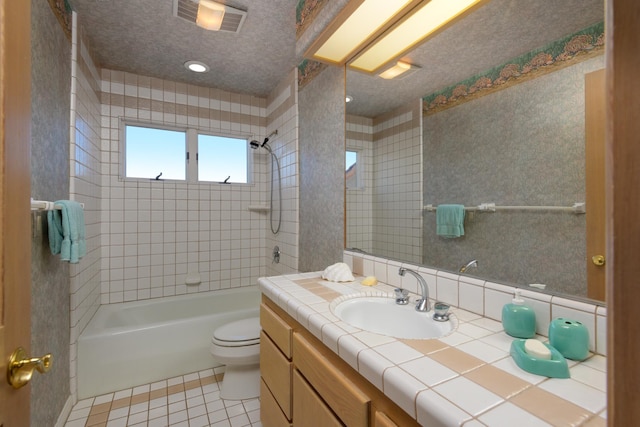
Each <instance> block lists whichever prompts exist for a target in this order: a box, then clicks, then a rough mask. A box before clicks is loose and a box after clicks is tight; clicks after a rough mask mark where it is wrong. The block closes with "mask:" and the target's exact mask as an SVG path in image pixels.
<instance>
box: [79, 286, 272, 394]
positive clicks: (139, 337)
mask: <svg viewBox="0 0 640 427" xmlns="http://www.w3.org/2000/svg"><path fill="white" fill-rule="evenodd" d="M259 304H260V291H259V290H258V288H257V286H250V287H242V288H236V289H225V290H220V291H212V292H206V293H198V294H189V295H181V296H176V297H167V298H159V299H153V300H145V301H133V302H126V303H121V304H108V305H102V306H100V308H98V311H97V312H96V314H95V316H94V317H93V319H91V321H90V322H89V324H88V325H87V327H86V328H85V330H84V331H83V332H82V334H80V337H79V338H78V364H77V366H78V373H77V378H78V397H79V398H80V399H84V398H87V397H91V396H98V395H101V394H105V393H108V392H112V391H117V390H123V389H127V388H131V387H133V386H136V385H141V384H147V383H151V382H154V381H158V380H162V379H166V378H171V377H174V376H178V375H184V374H187V373H190V372H195V371H200V370H204V369H209V368H212V367H216V366H220V363H218V362H216V361H215V360H214V359H213V356H211V353H209V346H210V344H211V336H212V335H213V331H214V330H215V329H216V328H217V327H218V326H220V325H222V324H224V323H227V322H229V321H233V320H238V319H244V318H248V317H252V316H258V313H259Z"/></svg>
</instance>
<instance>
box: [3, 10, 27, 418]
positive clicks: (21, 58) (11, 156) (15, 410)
mask: <svg viewBox="0 0 640 427" xmlns="http://www.w3.org/2000/svg"><path fill="white" fill-rule="evenodd" d="M30 4H31V2H29V1H16V0H0V153H1V154H2V155H1V156H0V355H1V356H2V357H1V359H0V426H3V427H21V426H28V425H29V394H30V387H29V386H28V385H27V386H25V387H22V388H20V389H14V388H13V387H11V386H10V385H9V384H8V382H7V364H8V359H9V356H10V354H11V353H12V352H13V351H14V350H15V349H16V348H18V347H24V348H25V349H26V350H27V353H28V351H29V344H30V313H31V309H30V298H31V292H30V291H31V261H30V260H31V235H30V228H31V222H30V221H31V217H30V214H29V212H30V202H29V193H30V181H31V173H30V164H29V161H30V159H29V150H30V139H31V132H30V130H31V124H30V123H31V37H30V26H31V9H30Z"/></svg>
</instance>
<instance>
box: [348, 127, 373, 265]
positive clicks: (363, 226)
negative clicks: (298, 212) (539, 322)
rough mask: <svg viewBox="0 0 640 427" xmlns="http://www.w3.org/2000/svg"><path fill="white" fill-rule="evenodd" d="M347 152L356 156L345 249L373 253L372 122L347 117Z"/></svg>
mask: <svg viewBox="0 0 640 427" xmlns="http://www.w3.org/2000/svg"><path fill="white" fill-rule="evenodd" d="M346 132H347V135H346V141H347V142H346V144H347V150H349V151H356V152H357V153H358V162H357V165H356V168H357V169H358V174H359V178H360V180H361V181H360V184H361V185H360V186H359V187H358V188H352V189H350V188H347V243H346V246H347V247H348V248H358V249H362V250H364V251H366V252H369V253H371V252H373V176H374V172H373V119H370V118H368V117H360V116H353V115H347V124H346Z"/></svg>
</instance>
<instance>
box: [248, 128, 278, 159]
mask: <svg viewBox="0 0 640 427" xmlns="http://www.w3.org/2000/svg"><path fill="white" fill-rule="evenodd" d="M277 134H278V130H277V129H276V130H274V131H273V132H271V133H270V134H269V136H268V137H266V138H265V139H264V141H262V143H261V142H260V141H257V140H255V139H254V140H253V141H251V142H249V145H250V146H251V148H253V149H254V150H257V149H258V148H260V147H264V148H266V149H267V151H268V152H270V153H271V147H269V144H267V142H269V138H271V137H272V136H273V135H277Z"/></svg>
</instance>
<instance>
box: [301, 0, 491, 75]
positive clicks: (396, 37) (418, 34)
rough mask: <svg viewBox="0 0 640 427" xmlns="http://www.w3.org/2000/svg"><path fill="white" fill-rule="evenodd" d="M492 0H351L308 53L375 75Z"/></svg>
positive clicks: (319, 58)
mask: <svg viewBox="0 0 640 427" xmlns="http://www.w3.org/2000/svg"><path fill="white" fill-rule="evenodd" d="M488 1H489V0H350V1H349V3H347V5H346V6H345V7H344V9H343V10H342V11H341V12H340V13H339V14H338V16H337V17H336V18H335V19H334V20H333V21H332V22H331V23H330V24H329V25H328V26H327V29H326V30H325V31H323V32H322V34H320V36H319V37H318V38H317V39H316V40H315V41H314V42H313V43H312V44H311V46H310V47H309V49H307V51H306V52H305V55H304V56H305V57H306V58H310V59H315V60H316V61H321V62H326V63H329V64H334V65H344V64H348V66H349V67H350V68H351V69H354V70H358V71H363V72H365V73H369V74H377V73H379V72H380V70H384V69H385V67H386V66H387V64H389V63H390V62H392V61H396V60H397V59H399V58H401V57H402V55H404V54H405V53H406V52H408V51H409V50H410V49H412V48H414V47H415V46H417V45H418V44H420V43H422V42H424V41H425V40H426V39H427V38H428V37H432V36H434V35H435V34H437V33H438V32H439V31H442V30H443V29H445V28H447V27H448V26H449V25H451V24H452V23H453V22H455V21H456V20H457V19H460V18H462V17H463V16H465V15H466V14H467V13H470V12H471V11H473V10H475V9H476V8H478V7H480V6H481V5H483V4H484V3H486V2H488Z"/></svg>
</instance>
